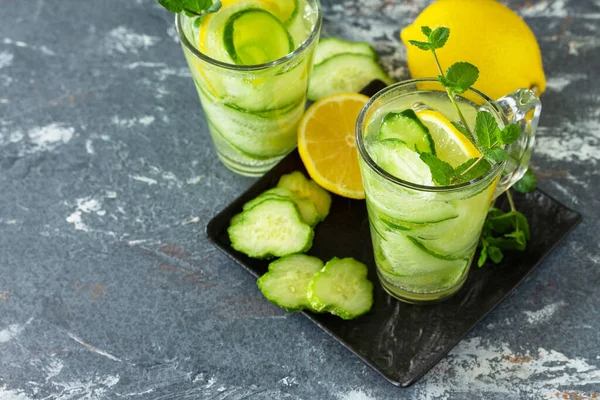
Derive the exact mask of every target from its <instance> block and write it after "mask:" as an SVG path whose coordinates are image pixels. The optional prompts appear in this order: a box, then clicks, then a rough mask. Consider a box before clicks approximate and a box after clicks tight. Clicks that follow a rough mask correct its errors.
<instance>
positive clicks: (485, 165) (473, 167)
mask: <svg viewBox="0 0 600 400" xmlns="http://www.w3.org/2000/svg"><path fill="white" fill-rule="evenodd" d="M491 167H492V166H491V165H490V163H489V162H488V161H487V160H485V159H479V158H471V159H470V160H467V161H466V162H464V163H463V164H461V165H459V166H458V167H457V168H456V170H455V171H454V179H453V182H454V183H456V184H459V183H465V182H470V181H472V180H475V179H477V178H479V177H480V176H483V175H484V174H485V173H486V172H488V171H489V170H490V168H491Z"/></svg>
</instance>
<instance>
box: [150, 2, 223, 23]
mask: <svg viewBox="0 0 600 400" xmlns="http://www.w3.org/2000/svg"><path fill="white" fill-rule="evenodd" d="M156 1H157V2H158V4H160V5H161V6H163V7H164V8H166V9H167V10H168V11H170V12H172V13H180V12H184V13H185V15H187V16H188V17H200V18H202V17H204V16H205V15H206V14H210V13H214V12H217V11H219V10H220V9H221V0H215V1H213V0H156ZM199 21H202V20H201V19H200V20H196V21H195V22H199Z"/></svg>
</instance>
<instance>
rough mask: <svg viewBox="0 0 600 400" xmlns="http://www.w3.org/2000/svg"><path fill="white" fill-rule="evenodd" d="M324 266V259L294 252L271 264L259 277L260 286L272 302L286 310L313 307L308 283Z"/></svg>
mask: <svg viewBox="0 0 600 400" xmlns="http://www.w3.org/2000/svg"><path fill="white" fill-rule="evenodd" d="M322 268H323V261H321V260H319V259H318V258H316V257H311V256H307V255H304V254H294V255H291V256H287V257H284V258H281V259H279V260H277V261H274V262H272V263H271V264H269V272H267V273H266V274H264V275H263V276H261V277H260V278H258V280H257V284H258V288H259V289H260V291H261V292H262V294H263V295H264V296H265V297H266V298H267V300H269V301H270V302H271V303H273V304H275V305H278V306H279V307H282V308H284V309H285V310H286V311H290V312H294V311H302V310H304V309H312V307H311V306H310V302H309V301H308V297H307V293H308V285H309V284H310V282H311V281H312V278H313V276H314V275H315V274H316V273H317V272H319V271H320V270H321V269H322Z"/></svg>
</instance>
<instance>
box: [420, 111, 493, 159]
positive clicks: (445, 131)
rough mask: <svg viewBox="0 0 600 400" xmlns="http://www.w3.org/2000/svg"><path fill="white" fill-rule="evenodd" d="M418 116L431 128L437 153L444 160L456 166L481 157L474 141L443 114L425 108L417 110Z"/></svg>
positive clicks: (430, 131)
mask: <svg viewBox="0 0 600 400" xmlns="http://www.w3.org/2000/svg"><path fill="white" fill-rule="evenodd" d="M417 116H418V117H419V119H420V120H421V121H422V122H423V123H424V124H425V125H427V127H428V128H429V133H431V137H432V138H433V142H434V143H435V150H436V153H437V155H438V157H440V158H441V159H442V160H444V161H446V162H447V163H449V164H450V165H452V166H453V167H455V168H456V167H458V166H459V165H460V164H462V163H464V162H465V161H467V160H469V159H471V158H477V157H481V152H480V151H479V149H477V147H475V145H474V144H473V142H471V141H470V140H469V138H467V137H466V136H465V135H463V134H462V133H461V132H460V131H459V130H458V129H456V128H455V127H454V125H452V123H451V122H450V121H449V120H448V118H446V117H445V116H444V115H443V114H441V113H439V112H437V111H431V110H425V111H419V112H417Z"/></svg>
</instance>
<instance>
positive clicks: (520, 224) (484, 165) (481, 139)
mask: <svg viewBox="0 0 600 400" xmlns="http://www.w3.org/2000/svg"><path fill="white" fill-rule="evenodd" d="M421 32H422V33H423V35H425V36H426V37H427V41H426V42H425V41H417V40H411V41H410V44H412V45H413V46H416V47H417V48H419V49H421V50H425V51H431V52H432V53H433V57H434V60H435V63H436V65H437V67H438V70H439V73H440V75H439V76H438V81H439V82H440V83H441V84H442V85H443V86H444V87H445V88H446V92H447V93H448V98H449V99H450V101H451V102H452V104H453V105H454V108H455V110H456V113H457V114H458V116H459V119H460V122H452V124H453V125H454V127H455V128H456V129H457V130H458V131H459V132H461V133H462V134H463V135H465V136H466V137H467V138H469V139H470V140H471V141H472V142H473V144H475V145H476V146H477V147H478V148H479V150H480V151H481V153H482V156H481V157H479V158H473V159H470V160H468V161H466V162H465V163H464V164H462V165H460V166H458V167H457V168H454V167H452V166H451V165H450V164H448V163H446V162H444V161H443V160H440V159H439V158H438V157H437V156H435V155H434V154H431V153H421V154H420V157H421V160H423V162H424V163H425V164H427V166H429V169H430V170H431V176H432V179H433V180H434V181H435V183H436V184H438V185H442V186H447V185H449V184H457V183H463V182H469V181H472V180H473V179H476V178H477V177H480V176H483V175H485V174H486V173H487V172H488V171H489V170H490V168H492V163H502V162H504V161H506V160H507V159H508V158H509V154H508V153H507V151H506V150H504V147H505V146H507V145H510V144H512V143H514V142H516V141H517V140H519V138H520V137H521V133H522V132H521V128H520V127H519V126H518V125H516V124H510V125H507V126H505V127H504V128H503V129H500V127H499V125H498V122H497V121H496V119H495V118H494V116H493V115H492V114H490V113H489V112H486V111H479V112H478V113H477V118H476V121H475V131H474V132H475V134H473V131H471V128H470V127H469V124H468V123H467V121H466V119H465V117H464V116H463V114H462V111H461V109H460V107H459V106H458V103H457V101H456V98H455V96H456V95H458V94H462V93H465V92H466V91H467V90H469V89H470V88H471V87H472V86H473V85H474V84H475V83H476V82H477V79H479V70H478V69H477V67H475V66H474V65H472V64H469V63H467V62H457V63H455V64H453V65H451V66H450V68H448V69H447V70H446V73H445V74H444V72H443V69H442V66H441V65H440V62H439V59H438V57H437V53H436V50H438V49H441V48H442V47H444V45H445V44H446V42H447V41H448V38H449V37H450V30H449V29H448V28H445V27H438V28H436V29H431V28H430V27H428V26H423V27H421ZM535 186H536V177H535V174H533V172H531V171H527V173H526V174H525V176H524V177H523V178H522V179H521V180H520V181H519V182H517V183H516V184H515V185H514V188H515V190H517V191H519V192H523V193H528V192H532V191H533V190H535ZM506 194H507V196H508V200H509V203H510V208H511V211H510V212H507V213H505V212H503V211H502V210H500V209H497V208H492V209H490V211H489V214H488V216H487V219H486V221H485V225H484V228H483V231H482V234H481V238H480V243H479V244H480V247H481V254H480V256H479V260H478V265H479V266H480V267H481V266H483V265H484V264H485V263H486V261H487V260H488V259H490V260H492V261H493V262H495V263H500V262H501V261H502V260H503V258H504V253H503V251H505V250H518V251H524V250H525V248H526V247H527V242H528V241H529V240H530V239H531V237H530V231H529V224H528V222H527V218H525V216H524V215H523V214H521V213H520V212H518V211H517V210H516V208H515V205H514V202H513V199H512V195H511V194H510V191H509V192H507V193H506Z"/></svg>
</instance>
